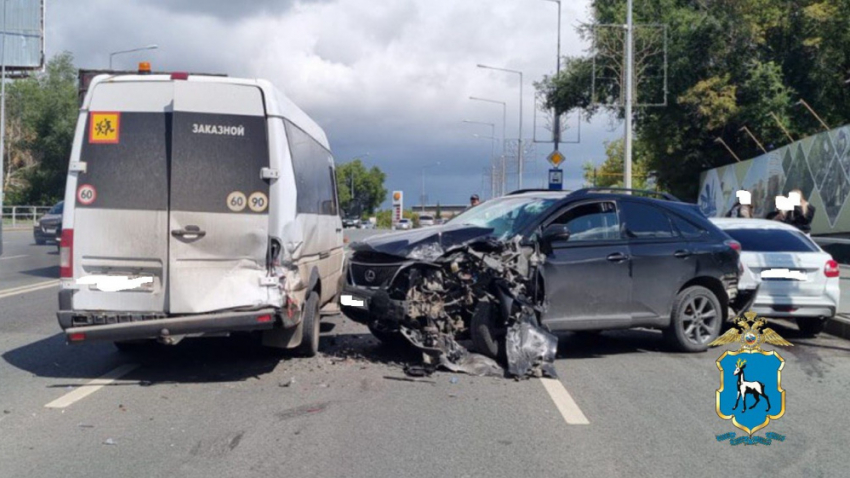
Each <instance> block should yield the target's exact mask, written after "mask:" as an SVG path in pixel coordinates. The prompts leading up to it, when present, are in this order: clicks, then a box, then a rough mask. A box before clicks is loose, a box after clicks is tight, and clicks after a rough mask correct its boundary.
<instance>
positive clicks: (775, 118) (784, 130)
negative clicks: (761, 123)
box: [768, 111, 794, 143]
mask: <svg viewBox="0 0 850 478" xmlns="http://www.w3.org/2000/svg"><path fill="white" fill-rule="evenodd" d="M768 114H770V116H771V117H772V118H773V121H776V124H777V125H779V129H781V130H782V132H783V133H785V136H787V137H788V139H789V140H791V142H792V143H793V142H794V137H793V136H791V133H789V132H788V130H787V129H785V126H782V122H781V121H779V117H778V116H776V115H775V114H774V113H773V111H771V112H769V113H768Z"/></svg>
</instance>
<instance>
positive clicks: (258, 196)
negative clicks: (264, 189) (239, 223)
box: [248, 191, 269, 212]
mask: <svg viewBox="0 0 850 478" xmlns="http://www.w3.org/2000/svg"><path fill="white" fill-rule="evenodd" d="M248 207H250V208H251V210H252V211H254V212H263V211H265V210H266V208H267V207H269V198H267V197H266V195H265V194H263V193H261V192H259V191H257V192H255V193H253V194H251V196H249V197H248Z"/></svg>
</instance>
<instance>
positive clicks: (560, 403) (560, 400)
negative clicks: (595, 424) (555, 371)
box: [540, 378, 590, 425]
mask: <svg viewBox="0 0 850 478" xmlns="http://www.w3.org/2000/svg"><path fill="white" fill-rule="evenodd" d="M540 383H542V384H543V388H545V389H546V391H547V392H549V396H550V397H552V401H553V402H555V406H556V407H558V411H559V412H561V416H562V417H564V421H566V422H567V425H590V421H588V419H587V417H586V416H584V413H582V412H581V409H580V408H578V405H577V404H576V402H575V400H573V397H572V396H571V395H570V392H568V391H567V389H566V388H565V387H564V384H563V383H561V381H560V380H557V379H552V378H542V379H540Z"/></svg>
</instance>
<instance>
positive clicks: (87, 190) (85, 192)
mask: <svg viewBox="0 0 850 478" xmlns="http://www.w3.org/2000/svg"><path fill="white" fill-rule="evenodd" d="M95 199H97V190H96V189H95V188H94V186H92V185H91V184H83V185H82V186H80V187H79V188H77V201H79V202H80V204H82V205H83V206H88V205H90V204H91V203H93V202H94V200H95Z"/></svg>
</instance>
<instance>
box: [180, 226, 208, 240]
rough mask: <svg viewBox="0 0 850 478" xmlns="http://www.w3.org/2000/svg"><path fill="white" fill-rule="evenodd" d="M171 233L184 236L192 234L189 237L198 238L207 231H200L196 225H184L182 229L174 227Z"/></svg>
mask: <svg viewBox="0 0 850 478" xmlns="http://www.w3.org/2000/svg"><path fill="white" fill-rule="evenodd" d="M171 235H172V236H174V237H180V238H183V237H186V236H194V237H190V238H189V239H200V238H202V237H204V236H206V235H207V231H202V230H201V228H200V227H198V226H186V227H185V228H183V229H174V230H173V231H171Z"/></svg>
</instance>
